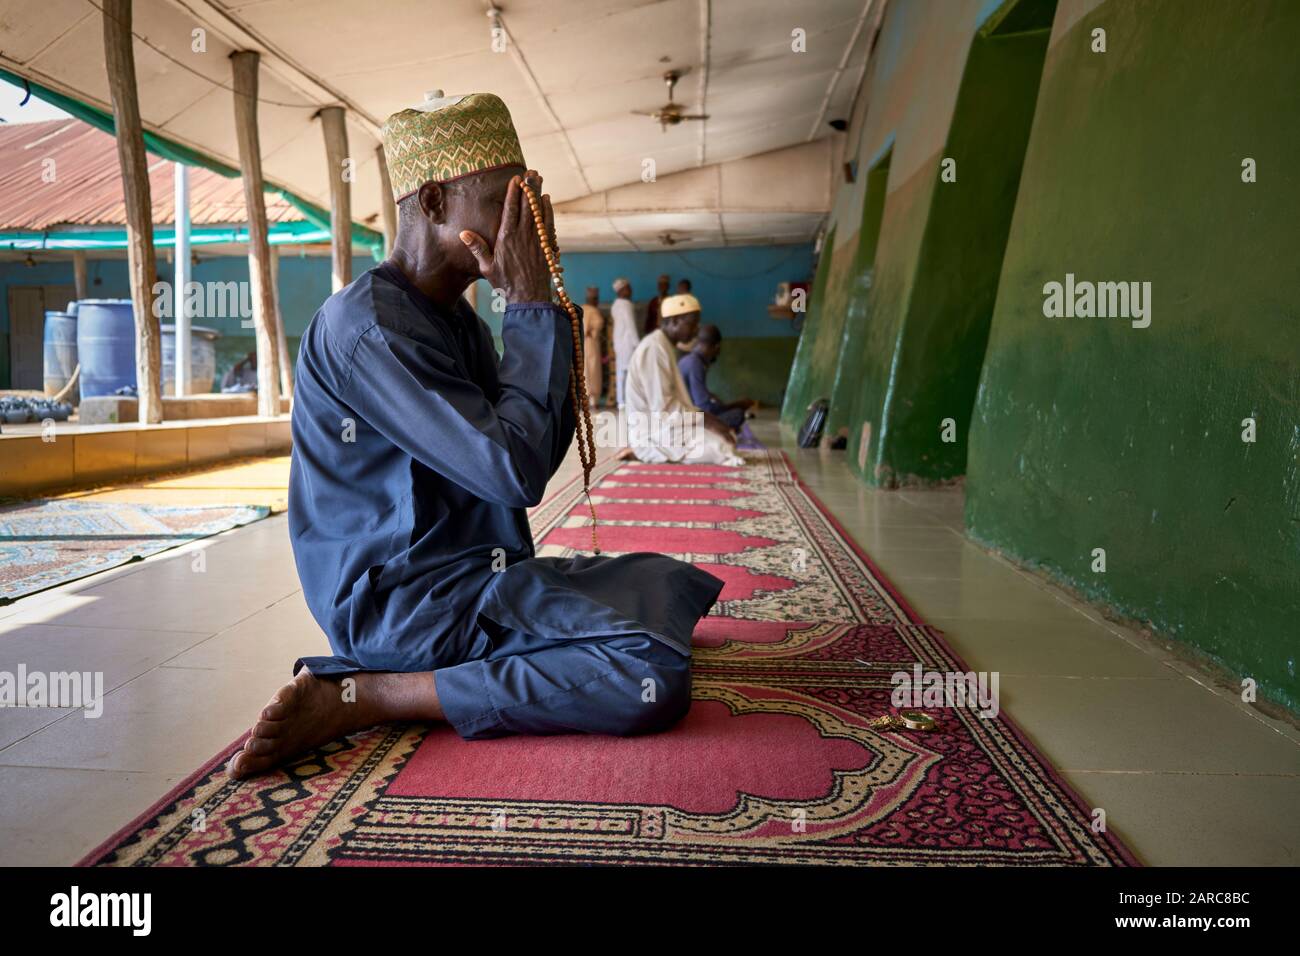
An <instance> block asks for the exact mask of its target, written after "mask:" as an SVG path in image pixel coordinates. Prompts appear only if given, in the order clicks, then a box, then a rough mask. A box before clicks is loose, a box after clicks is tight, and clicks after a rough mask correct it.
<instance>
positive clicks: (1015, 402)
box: [966, 0, 1300, 708]
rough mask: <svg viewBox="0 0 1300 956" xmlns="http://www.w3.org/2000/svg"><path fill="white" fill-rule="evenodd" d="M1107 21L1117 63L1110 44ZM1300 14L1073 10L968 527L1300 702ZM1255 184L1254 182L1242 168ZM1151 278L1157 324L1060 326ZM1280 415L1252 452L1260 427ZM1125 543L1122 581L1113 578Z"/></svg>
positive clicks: (976, 424)
mask: <svg viewBox="0 0 1300 956" xmlns="http://www.w3.org/2000/svg"><path fill="white" fill-rule="evenodd" d="M1097 27H1101V28H1104V29H1105V30H1106V33H1107V44H1108V50H1107V52H1106V53H1104V54H1097V53H1093V52H1091V51H1090V40H1091V31H1092V30H1093V29H1094V28H1097ZM1297 37H1300V4H1297V3H1295V2H1292V0H1253V2H1251V3H1241V4H1223V3H1219V2H1216V0H1143V2H1141V3H1136V2H1132V0H1110V2H1103V3H1097V2H1095V0H1062V3H1061V7H1060V10H1058V13H1057V19H1056V26H1055V32H1054V34H1053V37H1052V44H1051V47H1050V49H1049V52H1048V56H1047V62H1046V66H1045V69H1044V73H1043V81H1042V86H1041V89H1040V92H1039V101H1038V111H1037V115H1036V118H1035V122H1034V128H1033V133H1032V136H1031V139H1030V143H1029V148H1028V152H1027V155H1026V159H1025V165H1024V171H1023V176H1022V179H1021V183H1020V193H1019V200H1018V203H1017V206H1016V212H1015V217H1014V220H1013V223H1012V227H1011V232H1010V236H1009V240H1008V243H1007V249H1006V255H1005V260H1004V268H1003V273H1002V278H1001V283H1000V287H999V291H998V298H997V305H996V309H995V312H994V316H993V324H992V330H991V334H990V336H989V340H988V347H987V353H986V360H985V367H984V372H983V376H982V379H981V382H980V386H979V396H978V400H977V403H976V406H975V415H974V420H973V423H972V427H971V434H970V456H969V463H968V478H967V499H966V500H967V505H966V508H967V510H966V518H967V523H968V526H969V532H970V534H971V535H972V536H973V537H974V538H976V539H977V540H979V541H982V542H984V543H985V544H988V545H991V546H993V547H996V548H999V549H1001V550H1003V551H1005V552H1007V553H1008V554H1011V555H1013V556H1015V557H1017V558H1019V559H1021V560H1023V561H1026V562H1029V563H1031V564H1033V565H1036V566H1038V567H1040V568H1042V569H1044V570H1046V571H1048V572H1050V573H1052V574H1054V575H1056V576H1057V577H1059V578H1060V579H1062V580H1064V581H1066V582H1068V583H1069V584H1071V585H1073V586H1075V587H1077V588H1078V589H1080V590H1081V591H1082V592H1084V593H1085V594H1086V595H1088V596H1089V597H1090V598H1093V599H1095V600H1097V601H1100V602H1104V603H1106V604H1109V605H1112V606H1114V607H1115V608H1117V609H1119V610H1120V611H1121V612H1123V613H1125V614H1127V615H1130V616H1133V617H1136V618H1139V619H1143V620H1147V621H1149V622H1150V623H1151V624H1152V625H1153V626H1154V627H1155V628H1156V629H1157V630H1158V631H1160V632H1163V633H1165V634H1168V635H1172V636H1175V637H1177V638H1180V639H1182V640H1184V641H1186V642H1187V643H1189V644H1191V645H1194V646H1196V647H1197V648H1200V649H1202V650H1203V651H1205V652H1208V653H1209V654H1210V655H1212V656H1213V657H1214V658H1216V659H1218V660H1219V661H1220V662H1222V663H1223V664H1225V665H1226V666H1227V667H1229V668H1230V669H1231V670H1233V671H1235V672H1237V673H1239V674H1241V675H1244V676H1249V677H1252V678H1254V679H1255V680H1256V681H1257V682H1258V684H1259V687H1260V688H1261V690H1262V691H1263V692H1264V693H1266V694H1268V695H1270V696H1272V697H1273V698H1275V699H1277V700H1280V701H1282V702H1284V703H1286V704H1287V705H1289V706H1290V707H1292V708H1296V707H1297V706H1300V679H1297V674H1296V657H1297V653H1298V652H1300V624H1298V623H1297V622H1300V462H1298V460H1297V456H1298V454H1300V384H1298V383H1300V264H1298V263H1300V260H1298V258H1297V251H1298V246H1297V235H1298V234H1300V233H1298V232H1297V223H1298V222H1300V174H1298V173H1297V168H1296V158H1297V156H1300V122H1297V117H1300V58H1297V56H1296V38H1297ZM1246 157H1251V158H1253V159H1254V160H1256V162H1257V164H1258V182H1256V183H1254V184H1246V183H1243V182H1242V178H1241V177H1242V165H1241V164H1242V160H1243V159H1244V158H1246ZM1066 273H1073V274H1074V275H1075V276H1077V277H1078V278H1079V279H1080V280H1092V281H1102V280H1115V281H1119V280H1130V281H1149V282H1151V284H1152V293H1151V295H1152V299H1151V325H1150V327H1149V328H1145V329H1135V328H1133V327H1132V326H1131V324H1130V323H1129V322H1128V321H1125V320H1124V319H1103V318H1055V319H1049V318H1046V317H1044V314H1043V304H1044V293H1043V286H1044V283H1046V282H1049V281H1053V280H1055V281H1063V280H1064V278H1065V275H1066ZM1247 417H1254V418H1255V419H1256V420H1257V422H1258V434H1257V441H1256V442H1255V443H1253V444H1248V443H1244V442H1243V441H1242V438H1241V435H1242V420H1243V419H1245V418H1247ZM1094 548H1104V549H1105V551H1106V565H1107V566H1106V572H1105V573H1104V574H1102V573H1094V572H1093V571H1092V569H1091V565H1092V561H1093V558H1092V550H1093V549H1094Z"/></svg>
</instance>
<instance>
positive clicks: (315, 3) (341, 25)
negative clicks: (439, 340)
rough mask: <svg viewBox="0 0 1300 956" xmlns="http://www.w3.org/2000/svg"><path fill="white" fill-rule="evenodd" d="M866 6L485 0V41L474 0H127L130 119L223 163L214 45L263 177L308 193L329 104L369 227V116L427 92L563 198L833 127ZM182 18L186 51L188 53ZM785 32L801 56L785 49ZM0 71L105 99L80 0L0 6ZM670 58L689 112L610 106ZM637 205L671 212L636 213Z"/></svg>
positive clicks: (858, 70) (763, 216) (649, 103)
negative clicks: (236, 60)
mask: <svg viewBox="0 0 1300 956" xmlns="http://www.w3.org/2000/svg"><path fill="white" fill-rule="evenodd" d="M873 2H874V3H877V4H879V3H883V2H884V0H806V2H802V3H798V4H794V3H791V2H790V0H502V2H501V3H500V4H499V7H500V10H501V18H500V23H501V25H502V26H503V27H504V29H505V31H506V32H507V35H508V42H507V51H506V52H504V53H497V52H493V51H492V48H491V41H492V36H491V29H492V21H491V20H490V19H489V18H488V16H487V13H486V11H487V8H488V4H487V3H485V2H482V0H436V2H431V0H382V2H376V3H372V4H368V5H367V4H362V3H357V2H355V0H136V3H135V13H134V18H135V19H134V32H135V34H136V36H137V39H136V42H135V59H136V75H137V82H138V86H139V91H140V106H141V113H142V115H143V117H144V121H145V125H146V126H147V127H148V128H150V129H152V130H155V131H157V132H161V133H163V134H165V135H167V136H169V137H171V138H172V139H175V140H178V141H180V142H182V143H184V144H186V145H188V146H191V147H193V148H195V149H198V150H201V151H202V152H204V153H207V154H209V155H211V156H214V157H216V158H218V159H221V160H223V161H224V162H226V163H228V164H230V165H232V166H238V154H237V147H236V141H235V134H234V126H233V121H234V117H233V106H232V104H231V95H232V94H231V92H230V90H229V86H230V63H229V60H228V56H229V54H230V53H231V52H232V51H233V50H235V49H256V50H259V51H260V52H261V53H262V70H261V88H260V98H261V104H260V107H259V110H260V122H259V126H260V131H261V137H262V153H263V165H264V171H265V174H266V177H267V179H268V180H270V181H272V182H273V183H276V184H278V185H282V186H287V187H289V188H291V189H293V190H294V191H295V192H297V193H298V194H299V195H302V196H304V197H306V198H308V199H311V200H312V201H314V202H317V203H319V204H320V205H323V206H327V205H328V202H329V190H328V179H327V170H326V165H325V150H324V144H323V140H322V134H321V130H320V124H319V121H318V120H316V119H315V113H316V111H317V110H318V109H319V108H320V107H321V106H325V105H331V104H340V105H343V106H345V107H346V108H347V110H348V118H349V121H348V136H349V152H350V154H351V155H352V156H353V158H354V159H355V161H356V178H355V181H354V184H353V191H352V210H353V217H354V218H355V219H356V220H357V221H360V222H365V223H367V224H368V225H371V226H373V227H375V228H379V226H380V219H379V210H380V205H379V203H380V200H379V179H378V170H377V164H376V160H375V154H374V151H375V147H376V145H377V139H376V134H377V131H378V127H379V125H380V124H382V122H383V120H384V119H385V118H386V117H387V116H388V114H390V113H392V112H394V111H396V110H398V109H401V108H402V107H404V106H408V105H411V104H413V103H415V102H418V101H419V100H420V99H421V97H422V95H423V92H424V91H425V90H427V89H434V88H441V89H444V90H446V91H447V92H448V93H460V92H472V91H475V90H486V91H492V92H495V93H497V94H499V95H500V96H501V97H502V98H503V99H504V100H505V101H506V103H507V104H508V105H509V106H510V109H511V112H512V113H513V115H514V118H515V123H516V126H517V128H518V130H519V134H520V139H521V140H522V143H523V147H524V155H525V156H526V158H527V159H528V162H529V164H530V165H532V166H534V167H535V168H537V169H539V170H540V171H541V172H542V174H543V176H544V177H545V179H546V186H547V189H548V191H549V192H551V194H552V196H553V198H554V199H555V200H556V202H564V201H566V200H575V199H582V198H583V197H590V196H592V195H594V194H600V193H603V192H604V191H606V190H611V189H614V188H615V187H621V186H625V185H626V184H631V183H637V184H639V183H640V182H641V175H642V169H643V160H645V159H647V158H649V159H653V160H654V161H655V165H656V167H657V176H658V177H659V178H660V179H661V180H662V179H664V178H665V177H670V176H672V174H674V173H680V172H683V171H686V170H697V169H699V168H701V167H707V166H711V165H713V164H726V163H727V162H728V161H732V160H739V159H743V158H745V157H752V156H756V155H758V154H762V153H767V152H769V151H772V150H777V149H782V148H784V147H790V146H795V145H798V144H803V143H808V142H810V141H813V140H816V139H823V138H826V137H828V136H832V135H836V134H832V133H831V131H830V129H829V127H828V126H827V121H828V120H830V119H833V118H836V117H847V116H848V114H849V112H850V110H851V108H852V104H853V100H854V97H855V95H856V93H857V90H858V87H859V85H860V82H861V78H862V73H863V67H864V63H865V59H866V55H867V50H868V49H869V45H870V36H869V33H870V28H871V26H872V23H873V22H875V21H878V17H877V16H876V15H874V14H877V13H878V12H879V11H878V10H876V11H872V10H871V9H870V8H871V7H872V5H873ZM869 14H871V15H869ZM196 28H203V29H205V30H206V44H207V49H206V52H202V53H198V52H194V51H193V50H192V48H191V45H192V31H193V30H194V29H196ZM796 28H798V29H802V30H804V31H806V37H807V41H806V44H807V51H806V52H802V53H796V52H793V51H792V49H791V42H792V41H791V33H792V31H793V30H795V29H796ZM0 65H3V66H4V67H5V68H7V69H10V70H12V71H13V72H15V73H18V74H20V75H23V76H27V77H29V78H31V79H32V80H34V81H36V82H39V83H42V84H44V85H46V86H49V87H52V88H54V89H56V90H58V91H60V92H65V93H68V94H70V95H72V96H75V97H76V98H78V99H81V100H83V101H86V102H90V103H92V104H94V105H97V106H100V107H102V108H104V109H109V104H108V89H107V79H106V76H105V71H104V55H103V28H102V22H101V13H100V11H99V9H98V2H97V0H96V2H95V3H92V2H91V0H41V3H39V4H36V3H32V2H31V0H0ZM670 67H672V68H676V69H684V68H689V72H687V73H686V74H685V75H684V76H683V78H682V80H681V82H679V83H678V86H677V91H676V97H675V98H676V100H677V101H678V102H679V103H682V104H684V105H685V106H686V107H688V111H689V112H707V113H708V114H709V117H710V118H709V119H708V120H707V121H703V122H688V123H682V124H681V125H679V126H676V127H671V128H669V129H668V130H667V131H666V132H664V131H661V129H660V127H659V125H658V124H657V123H656V122H655V121H654V120H653V119H651V118H650V117H645V116H634V115H631V114H630V112H629V111H631V110H633V109H643V110H651V109H655V108H657V107H659V106H661V105H663V104H664V103H665V102H666V100H667V96H666V90H665V88H664V84H663V80H662V74H663V72H664V70H666V69H668V68H670ZM829 203H830V195H829V191H828V195H827V196H826V199H825V200H824V202H823V204H822V205H821V207H820V208H817V209H800V210H797V211H795V212H791V211H788V210H787V211H782V210H780V209H771V210H766V211H764V210H758V211H755V210H753V209H747V210H745V211H740V210H736V211H734V213H732V212H731V211H730V210H731V208H732V207H731V206H730V205H729V204H728V203H727V202H726V201H725V200H720V203H719V205H718V207H717V208H713V209H709V210H697V211H696V215H695V217H694V218H693V219H691V218H690V216H691V212H690V210H682V209H680V208H663V207H660V208H659V209H655V208H643V209H641V210H640V211H638V212H636V213H621V212H620V213H615V214H605V213H604V212H602V213H593V212H588V213H587V214H585V219H584V220H583V226H582V229H581V231H580V233H579V232H573V233H569V232H568V230H569V228H576V226H577V224H578V223H579V221H580V219H581V218H582V217H577V216H574V217H568V216H566V217H565V219H566V220H567V221H568V224H567V225H565V226H563V227H562V228H561V236H560V238H561V241H562V242H565V241H567V240H569V239H573V240H575V241H578V242H580V243H581V245H583V246H590V247H592V248H597V247H620V246H622V247H640V246H641V242H640V240H636V239H632V238H629V236H630V235H633V234H635V235H636V236H645V235H648V234H649V235H653V234H654V233H656V232H662V231H664V229H665V228H672V225H671V223H672V222H676V223H677V225H678V226H680V227H681V228H682V229H683V230H690V229H692V228H694V229H696V230H702V224H703V223H705V222H706V221H712V222H714V223H715V224H717V229H716V236H715V237H714V238H719V241H736V239H735V238H733V237H741V236H750V237H758V238H764V237H767V238H769V240H770V238H771V237H774V236H792V237H798V238H809V237H810V235H811V232H810V230H813V231H815V229H816V227H817V223H818V222H820V218H821V215H822V214H824V213H825V212H826V211H827V210H828V209H829ZM671 205H672V204H669V206H671ZM656 215H666V216H669V217H673V216H676V217H682V216H685V217H687V218H686V219H679V220H673V219H671V218H670V219H664V220H663V221H662V222H658V221H647V220H646V219H645V217H655V216H656ZM624 216H637V217H641V218H640V219H626V220H625V219H624V218H623V217H624ZM702 217H703V218H702ZM602 219H603V220H604V224H603V225H602V224H601V220H602ZM620 223H623V225H624V226H626V227H627V230H629V231H624V230H623V229H621V228H620ZM809 223H811V226H810V225H809ZM647 230H648V232H647ZM704 231H707V230H704ZM704 231H701V235H703V232H704ZM710 235H711V236H714V233H713V232H710ZM580 237H581V238H580ZM708 241H710V242H712V241H714V239H713V238H710V239H709V240H708Z"/></svg>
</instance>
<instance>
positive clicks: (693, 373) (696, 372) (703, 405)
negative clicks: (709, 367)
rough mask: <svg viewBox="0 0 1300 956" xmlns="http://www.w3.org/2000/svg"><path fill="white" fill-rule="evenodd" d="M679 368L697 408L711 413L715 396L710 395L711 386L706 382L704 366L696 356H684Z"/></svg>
mask: <svg viewBox="0 0 1300 956" xmlns="http://www.w3.org/2000/svg"><path fill="white" fill-rule="evenodd" d="M677 367H678V369H680V370H681V373H682V378H684V379H685V380H686V390H687V391H688V392H690V393H691V401H693V402H694V403H695V407H696V408H699V409H701V410H703V411H706V412H707V411H709V407H710V405H712V404H713V396H712V395H710V394H709V386H708V384H707V383H706V382H705V380H704V364H703V363H702V362H701V361H700V360H699V358H697V357H696V356H695V355H683V356H682V358H681V360H680V361H679V362H678V363H677Z"/></svg>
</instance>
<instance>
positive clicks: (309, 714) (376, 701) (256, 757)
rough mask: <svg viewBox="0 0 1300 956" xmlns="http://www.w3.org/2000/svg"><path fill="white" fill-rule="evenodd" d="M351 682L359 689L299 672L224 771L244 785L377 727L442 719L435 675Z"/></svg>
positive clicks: (359, 677) (372, 676)
mask: <svg viewBox="0 0 1300 956" xmlns="http://www.w3.org/2000/svg"><path fill="white" fill-rule="evenodd" d="M349 676H350V677H351V679H352V680H353V681H354V682H355V683H353V684H350V685H344V683H343V681H342V680H339V679H328V678H323V677H316V676H315V675H313V674H311V673H310V672H308V670H307V669H306V668H305V667H304V668H303V669H302V670H300V671H299V672H298V674H297V675H296V676H295V677H294V679H293V680H292V681H290V682H289V683H288V684H285V685H284V686H283V687H281V688H280V689H279V690H278V691H276V692H275V696H274V697H272V698H271V701H270V703H268V704H267V705H266V706H265V707H263V708H262V712H261V714H260V715H259V718H258V721H257V723H256V724H254V725H253V729H252V730H251V731H250V732H249V737H248V740H246V741H245V742H244V747H243V749H242V750H240V751H239V752H238V753H237V754H235V755H234V756H233V757H231V758H230V761H229V762H228V763H227V764H226V771H227V772H228V773H229V774H230V775H231V776H232V777H234V778H235V779H237V780H243V779H244V778H246V777H252V776H255V775H257V774H260V773H265V772H266V771H268V770H272V769H274V768H275V767H278V766H279V765H280V764H282V763H284V762H286V761H288V760H291V759H293V758H294V757H297V756H299V755H301V754H304V753H306V752H308V751H310V750H314V749H315V748H317V747H320V746H322V745H323V744H327V743H329V742H330V741H331V740H337V739H338V738H339V737H343V736H346V735H347V734H350V733H355V732H357V731H359V730H365V729H366V728H368V727H373V726H375V725H376V724H380V723H385V722H388V721H394V720H440V719H441V718H442V708H441V707H440V706H439V704H438V695H437V690H436V686H435V684H434V680H433V674H432V673H421V674H388V673H359V674H352V675H349Z"/></svg>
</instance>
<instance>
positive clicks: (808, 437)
mask: <svg viewBox="0 0 1300 956" xmlns="http://www.w3.org/2000/svg"><path fill="white" fill-rule="evenodd" d="M830 407H831V403H830V402H828V401H827V400H826V399H824V398H819V399H817V401H815V402H813V403H812V404H811V405H809V406H808V417H807V418H806V419H804V423H803V428H801V429H799V447H800V448H816V447H817V445H818V444H819V443H820V442H821V440H822V429H823V428H825V427H826V411H827V409H829V408H830Z"/></svg>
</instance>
